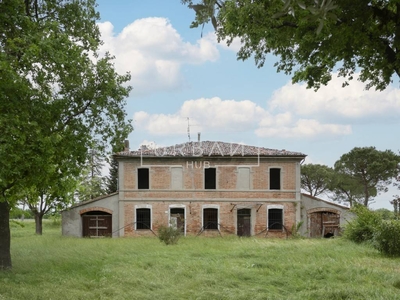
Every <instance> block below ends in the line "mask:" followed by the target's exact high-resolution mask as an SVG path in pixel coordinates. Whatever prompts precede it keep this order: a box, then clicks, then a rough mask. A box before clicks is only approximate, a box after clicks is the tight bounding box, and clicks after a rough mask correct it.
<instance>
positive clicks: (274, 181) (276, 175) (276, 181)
mask: <svg viewBox="0 0 400 300" xmlns="http://www.w3.org/2000/svg"><path fill="white" fill-rule="evenodd" d="M269 189H270V190H280V189H281V169H279V168H271V169H269Z"/></svg>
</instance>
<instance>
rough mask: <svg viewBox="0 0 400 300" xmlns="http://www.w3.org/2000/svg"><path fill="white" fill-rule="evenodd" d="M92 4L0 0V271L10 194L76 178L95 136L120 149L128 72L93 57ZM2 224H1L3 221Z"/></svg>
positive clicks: (88, 0) (5, 263)
mask: <svg viewBox="0 0 400 300" xmlns="http://www.w3.org/2000/svg"><path fill="white" fill-rule="evenodd" d="M95 6H96V4H95V0H73V1H72V0H71V1H69V0H41V1H38V0H7V1H0V24H2V25H1V26H0V111H1V116H0V129H1V133H2V134H1V135H0V157H1V158H2V159H1V160H0V197H1V198H0V240H2V243H0V269H6V268H11V258H10V254H9V248H10V235H9V224H8V214H9V208H10V205H11V204H12V203H11V201H13V199H15V195H18V194H19V193H21V191H25V190H27V189H29V188H30V187H37V186H41V184H42V183H44V182H49V183H51V186H53V183H54V182H53V181H52V180H51V178H50V177H51V174H54V173H56V174H60V176H61V177H65V178H67V177H69V176H78V175H79V173H80V170H81V168H82V166H83V165H84V163H85V161H86V159H87V149H89V148H90V145H91V143H92V141H93V140H94V139H96V140H97V139H101V145H102V146H101V150H103V151H104V149H105V147H106V145H110V144H112V145H117V144H120V143H121V142H122V141H123V140H124V139H125V138H126V136H127V134H128V133H129V132H130V131H131V130H132V127H131V125H130V122H128V121H127V120H126V113H125V110H124V106H125V102H126V100H125V99H126V97H127V96H128V94H129V91H130V87H127V86H126V85H125V83H126V82H127V81H128V80H129V78H130V75H129V74H125V75H119V74H117V73H116V71H115V69H114V65H113V57H112V56H110V55H109V54H106V55H105V56H104V57H99V56H98V54H97V50H98V48H99V46H100V44H101V41H100V33H99V29H98V27H97V25H96V21H97V20H98V19H99V15H98V13H97V12H96V10H95ZM3 220H6V221H3Z"/></svg>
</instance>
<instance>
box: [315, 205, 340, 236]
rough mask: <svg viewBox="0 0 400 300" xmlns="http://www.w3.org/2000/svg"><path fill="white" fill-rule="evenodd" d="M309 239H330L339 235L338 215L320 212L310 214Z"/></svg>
mask: <svg viewBox="0 0 400 300" xmlns="http://www.w3.org/2000/svg"><path fill="white" fill-rule="evenodd" d="M309 224H310V229H309V230H310V237H325V238H330V237H333V236H336V235H338V234H339V229H340V215H339V214H337V213H334V212H328V211H321V212H315V213H312V214H310V223H309Z"/></svg>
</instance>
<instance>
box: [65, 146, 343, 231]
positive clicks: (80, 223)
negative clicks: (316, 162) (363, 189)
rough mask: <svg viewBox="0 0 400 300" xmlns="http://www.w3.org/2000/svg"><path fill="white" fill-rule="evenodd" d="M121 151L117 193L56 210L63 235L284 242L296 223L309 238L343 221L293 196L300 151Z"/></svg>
mask: <svg viewBox="0 0 400 300" xmlns="http://www.w3.org/2000/svg"><path fill="white" fill-rule="evenodd" d="M125 148H126V149H125V151H123V152H120V153H116V154H115V158H116V159H117V160H118V162H119V190H118V192H117V193H114V194H111V195H107V196H103V197H99V198H96V199H93V200H90V201H87V202H82V203H79V204H77V205H74V206H73V207H71V208H70V209H68V210H66V211H64V212H62V233H63V235H70V236H77V237H85V236H113V237H122V236H131V237H134V236H143V235H153V234H156V232H157V229H158V228H159V227H160V226H161V225H164V226H177V227H179V228H180V229H181V230H182V233H183V234H185V235H199V234H202V235H226V234H234V235H238V236H256V235H258V236H269V237H284V236H287V235H290V234H291V232H292V229H293V228H295V227H296V225H297V224H299V223H300V222H302V224H303V225H302V226H301V228H300V232H301V233H302V234H303V235H308V236H312V237H314V236H321V235H326V234H329V233H330V234H337V229H338V228H339V227H340V226H341V224H342V223H343V222H345V218H344V217H343V216H344V214H343V212H344V211H346V210H348V209H347V208H345V207H342V206H338V205H335V204H332V205H331V204H330V203H328V202H325V201H323V200H321V199H318V198H315V197H307V196H305V195H302V194H301V187H300V167H301V163H302V162H303V160H304V159H305V157H306V155H305V154H302V153H299V152H292V151H287V150H274V149H267V148H262V147H253V146H247V145H241V144H231V143H224V142H213V141H204V142H188V143H183V144H178V145H174V146H170V147H163V148H157V149H149V148H147V147H142V148H141V149H139V150H137V151H130V150H129V146H127V144H126V147H125ZM305 197H306V198H305ZM333 221H334V222H335V223H332V222H333ZM327 222H328V223H327ZM314 227H315V228H314Z"/></svg>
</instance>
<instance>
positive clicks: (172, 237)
mask: <svg viewBox="0 0 400 300" xmlns="http://www.w3.org/2000/svg"><path fill="white" fill-rule="evenodd" d="M181 236H182V230H181V228H179V227H175V226H165V225H162V226H160V227H159V228H158V238H159V240H160V241H161V242H164V244H166V245H174V244H176V243H178V241H179V239H180V237H181Z"/></svg>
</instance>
